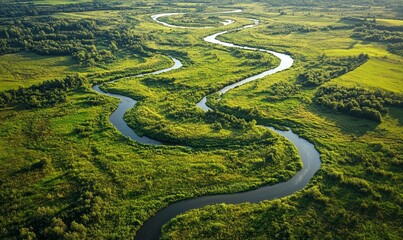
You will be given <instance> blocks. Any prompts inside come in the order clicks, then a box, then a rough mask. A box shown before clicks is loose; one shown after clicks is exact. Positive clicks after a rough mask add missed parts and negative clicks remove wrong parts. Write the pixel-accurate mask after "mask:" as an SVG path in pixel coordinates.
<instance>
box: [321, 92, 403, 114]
mask: <svg viewBox="0 0 403 240" xmlns="http://www.w3.org/2000/svg"><path fill="white" fill-rule="evenodd" d="M315 102H316V103H317V104H319V105H322V106H324V107H326V108H329V109H332V110H334V111H338V112H343V113H347V114H349V115H352V116H355V117H362V118H367V119H370V120H374V121H377V122H381V121H382V114H386V113H387V112H388V108H387V107H386V106H387V105H390V106H398V107H403V96H402V95H401V94H397V93H391V92H386V91H383V90H376V91H372V90H368V89H365V88H359V87H353V88H347V87H342V86H338V85H331V86H326V87H321V88H320V89H319V90H318V91H317V93H316V95H315Z"/></svg>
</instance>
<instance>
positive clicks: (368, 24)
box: [351, 21, 403, 56]
mask: <svg viewBox="0 0 403 240" xmlns="http://www.w3.org/2000/svg"><path fill="white" fill-rule="evenodd" d="M351 37H352V38H355V39H360V40H364V41H370V42H379V43H383V44H386V45H387V49H388V51H389V52H391V53H394V54H398V55H401V56H403V26H385V25H381V24H377V23H376V21H365V22H363V23H362V24H361V25H359V26H357V27H355V28H354V30H353V34H352V35H351Z"/></svg>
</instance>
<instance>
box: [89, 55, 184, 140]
mask: <svg viewBox="0 0 403 240" xmlns="http://www.w3.org/2000/svg"><path fill="white" fill-rule="evenodd" d="M171 58H172V60H173V61H174V65H173V66H172V67H170V68H166V69H162V70H158V71H155V72H151V73H146V74H139V75H136V76H134V77H143V76H147V75H158V74H161V73H166V72H169V71H172V70H175V69H178V68H181V67H182V63H181V62H180V61H179V60H178V59H176V58H173V57H171ZM119 80H121V79H117V80H113V81H110V82H106V83H112V82H116V81H119ZM106 83H102V84H98V85H95V86H94V87H92V89H93V90H95V91H96V92H98V93H100V94H103V95H106V96H109V97H114V98H118V99H120V103H119V106H118V108H117V109H116V110H115V111H114V112H113V113H112V114H111V115H110V116H109V121H110V122H111V123H112V124H113V126H115V127H116V128H117V129H118V130H119V132H121V133H122V134H123V135H124V136H126V137H129V138H131V139H132V140H134V141H137V142H139V143H143V144H151V145H161V144H163V143H162V142H160V141H158V140H155V139H152V138H149V137H147V136H139V135H137V134H136V133H135V132H134V131H133V129H131V128H130V127H129V126H128V125H127V123H126V122H125V120H124V116H125V113H126V112H127V111H128V110H130V109H132V108H133V107H134V105H136V103H137V101H136V100H134V99H132V98H129V97H125V96H122V95H118V94H113V93H107V92H104V91H102V90H101V88H100V86H102V85H103V84H106Z"/></svg>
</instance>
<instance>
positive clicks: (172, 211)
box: [93, 10, 321, 240]
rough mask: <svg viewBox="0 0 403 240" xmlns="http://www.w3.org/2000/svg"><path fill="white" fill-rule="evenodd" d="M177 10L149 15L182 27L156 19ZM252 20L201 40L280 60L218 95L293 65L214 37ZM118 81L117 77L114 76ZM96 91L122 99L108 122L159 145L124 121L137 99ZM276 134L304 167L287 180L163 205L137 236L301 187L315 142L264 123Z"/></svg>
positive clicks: (314, 159) (310, 172)
mask: <svg viewBox="0 0 403 240" xmlns="http://www.w3.org/2000/svg"><path fill="white" fill-rule="evenodd" d="M235 12H240V10H234V11H228V12H223V13H235ZM177 14H183V13H164V14H157V15H153V16H152V19H153V20H154V21H156V22H157V23H160V24H162V25H165V26H167V27H178V28H186V27H181V26H175V25H170V24H167V23H165V22H162V21H160V20H158V18H160V17H165V16H172V15H177ZM252 21H253V24H251V25H246V26H244V27H241V28H237V29H233V30H228V31H223V32H219V33H215V34H213V35H210V36H207V37H205V38H204V41H206V42H209V43H213V44H219V45H222V46H225V47H231V48H240V49H245V50H251V51H262V52H267V53H270V54H273V55H274V56H276V57H278V58H279V59H280V64H279V66H277V67H276V68H274V69H268V70H266V71H264V72H262V73H259V74H257V75H254V76H252V77H249V78H246V79H243V80H241V81H239V82H236V83H234V84H231V85H228V86H225V87H224V88H222V89H220V90H219V91H218V93H219V95H222V94H224V93H226V92H228V91H229V90H231V89H233V88H235V87H238V86H241V85H243V84H246V83H248V82H251V81H254V80H257V79H260V78H263V77H266V76H268V75H271V74H275V73H277V72H280V71H283V70H286V69H288V68H290V67H291V66H292V65H293V59H292V58H291V57H290V56H289V55H286V54H283V53H278V52H275V51H271V50H267V49H261V48H253V47H248V46H241V45H236V44H233V43H227V42H222V41H220V40H217V39H216V38H217V37H218V36H220V35H223V34H227V33H230V32H233V31H237V30H241V29H246V28H251V27H254V26H256V25H258V24H259V21H258V20H256V19H252ZM172 60H173V61H174V65H173V66H172V67H171V68H167V69H163V70H160V71H156V72H153V73H149V74H161V73H165V72H168V71H171V70H174V69H178V68H180V67H181V66H182V64H181V62H180V61H179V60H177V59H175V58H172ZM144 75H148V74H140V75H137V76H138V77H141V76H144ZM115 81H117V80H115ZM93 89H94V90H95V91H97V92H98V93H101V94H104V95H107V96H111V97H115V98H119V99H120V100H121V102H120V104H119V106H118V108H117V109H116V110H115V111H114V112H113V113H112V114H111V116H110V118H109V119H110V121H111V123H112V124H113V125H114V126H115V127H116V128H117V129H118V130H119V131H120V132H121V133H122V134H123V135H125V136H127V137H130V138H131V139H133V140H135V141H137V142H139V143H143V144H153V145H159V144H162V143H161V142H159V141H157V140H155V139H151V138H148V137H146V136H142V137H140V136H138V135H137V134H136V133H135V132H134V131H133V130H132V129H131V128H130V127H129V126H127V124H126V122H125V121H124V114H125V113H126V112H127V111H128V110H129V109H131V108H133V106H134V105H135V104H136V103H137V101H136V100H134V99H131V98H129V97H125V96H121V95H118V94H110V93H106V92H104V91H102V90H101V89H100V85H96V86H94V87H93ZM206 101H207V96H206V97H204V98H203V99H202V100H201V101H200V102H198V103H197V107H199V108H201V109H203V110H204V111H208V110H209V109H210V108H209V107H208V106H207V105H206ZM264 127H266V128H268V129H270V130H272V131H274V132H276V133H278V134H279V135H281V136H283V137H285V138H286V139H288V140H289V141H291V142H292V143H293V144H294V145H295V147H296V148H297V150H298V153H299V156H300V157H301V160H302V163H303V168H302V169H301V170H300V171H298V172H297V173H296V175H294V176H293V177H292V178H291V179H289V180H288V181H286V182H282V183H278V184H275V185H273V186H263V187H260V188H257V189H255V190H250V191H246V192H240V193H233V194H220V195H211V196H203V197H198V198H193V199H187V200H183V201H179V202H175V203H172V204H170V205H169V206H167V207H166V208H164V209H162V210H160V211H158V212H157V213H156V215H154V216H153V217H151V218H150V219H148V220H147V221H146V222H145V223H144V224H143V225H142V227H141V228H140V229H139V231H137V234H136V239H139V240H148V239H149V240H154V239H155V240H156V239H159V237H160V234H161V228H162V226H163V225H164V224H165V223H167V222H168V221H169V220H171V219H172V218H174V217H176V216H177V215H179V214H181V213H184V212H186V211H188V210H191V209H195V208H201V207H204V206H207V205H212V204H219V203H226V204H240V203H247V202H249V203H259V202H261V201H263V200H271V199H275V198H281V197H285V196H289V195H291V194H293V193H295V192H297V191H299V190H301V189H303V188H304V187H305V186H306V185H307V184H308V183H309V180H310V179H311V178H312V177H313V176H314V174H315V173H316V172H317V171H318V170H319V168H320V163H321V162H320V155H319V153H318V151H317V150H316V149H315V147H314V145H313V144H312V143H310V142H308V141H307V140H305V139H303V138H300V137H299V136H298V135H297V134H295V133H293V132H292V131H291V130H288V131H281V130H277V129H275V128H273V127H267V126H264Z"/></svg>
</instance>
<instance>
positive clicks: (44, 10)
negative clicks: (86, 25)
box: [0, 0, 122, 17]
mask: <svg viewBox="0 0 403 240" xmlns="http://www.w3.org/2000/svg"><path fill="white" fill-rule="evenodd" d="M108 9H109V10H118V9H122V7H119V6H117V3H116V2H115V3H110V2H109V1H101V0H94V1H91V2H83V3H70V4H56V5H51V4H46V5H45V4H35V3H34V1H32V0H31V1H24V0H21V1H16V0H14V1H12V2H11V1H7V2H3V1H0V16H2V17H23V16H43V15H50V14H54V13H59V12H84V11H95V10H108Z"/></svg>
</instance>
